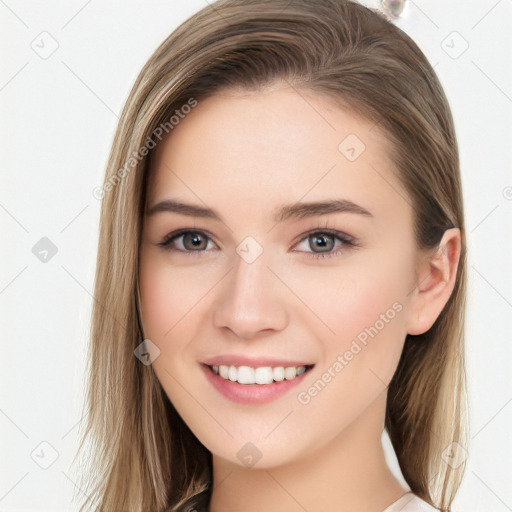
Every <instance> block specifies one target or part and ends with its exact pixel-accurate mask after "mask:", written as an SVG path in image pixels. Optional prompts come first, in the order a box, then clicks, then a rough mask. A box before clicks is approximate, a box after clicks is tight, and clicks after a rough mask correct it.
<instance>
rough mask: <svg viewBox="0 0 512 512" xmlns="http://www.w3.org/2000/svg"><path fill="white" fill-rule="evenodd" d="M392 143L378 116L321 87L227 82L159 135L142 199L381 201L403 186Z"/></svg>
mask: <svg viewBox="0 0 512 512" xmlns="http://www.w3.org/2000/svg"><path fill="white" fill-rule="evenodd" d="M389 149H390V143H389V141H388V140H387V138H386V137H385V136H384V134H383V133H382V132H381V131H380V130H379V129H378V127H376V126H375V123H372V122H371V121H368V120H365V119H364V118H362V117H360V116H357V115H356V114H354V113H351V112H349V111H347V110H345V109H342V108H341V107H340V106H339V105H337V104H336V103H335V102H334V100H331V99H329V98H327V97H325V96H320V95H318V94H315V93H312V92H307V91H302V90H300V91H299V90H297V89H294V88H292V87H289V86H281V87H275V88H272V89H268V90H266V91H262V92H261V91H260V92H249V91H224V92H222V93H219V94H216V95H215V96H212V97H210V98H208V99H206V100H204V101H200V102H199V104H198V106H197V107H196V108H195V109H194V110H192V112H191V113H190V114H188V115H186V116H184V118H183V119H181V120H180V122H179V125H177V126H175V127H174V128H173V130H172V132H171V133H170V135H169V136H168V137H167V138H165V139H163V140H162V142H161V143H159V145H158V147H157V148H156V150H155V155H154V158H153V161H152V170H151V179H150V186H149V188H148V203H152V202H153V203H154V202H157V201H159V200H163V199H166V198H167V197H168V196H169V195H172V197H175V198H176V197H180V198H181V199H193V200H194V201H195V202H196V203H197V202H198V200H200V201H202V202H204V203H206V204H209V205H212V204H215V205H216V206H218V207H219V208H222V207H224V208H225V209H226V210H228V209H229V208H230V206H236V205H237V204H238V205H244V206H245V207H247V208H253V209H254V211H255V212H256V211H257V212H261V214H263V212H265V211H267V212H270V211H273V209H274V207H275V204H277V203H278V204H282V203H290V202H294V201H299V200H301V198H303V199H304V200H310V201H313V200H322V199H328V198H338V197H341V196H347V197H346V198H347V199H350V200H352V201H354V202H357V203H360V204H366V205H370V204H371V205H372V206H373V209H375V208H377V209H378V208H379V207H382V208H385V207H386V204H388V203H389V202H390V201H396V200H397V199H398V198H400V197H401V201H402V202H404V198H405V195H406V194H405V191H404V190H403V189H402V186H401V183H400V182H399V180H398V178H397V175H396V172H395V169H394V165H393V162H392V161H391V159H390V157H389ZM405 202H406V203H407V201H405ZM408 206H409V205H408V204H405V205H403V207H404V208H405V209H407V208H408Z"/></svg>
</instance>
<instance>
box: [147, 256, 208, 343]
mask: <svg viewBox="0 0 512 512" xmlns="http://www.w3.org/2000/svg"><path fill="white" fill-rule="evenodd" d="M148 252H150V251H148ZM208 281H209V280H208V279H207V278H204V279H198V276H197V272H195V273H194V269H193V268H192V269H191V268H188V269H185V268H183V267H176V266H171V265H170V264H169V263H168V262H166V261H165V256H163V257H162V256H161V255H159V254H157V255H153V254H147V253H145V252H144V251H142V253H141V261H140V272H139V283H140V294H141V316H142V323H143V327H144V334H145V335H146V336H147V337H149V338H150V337H151V336H153V337H155V339H157V340H158V339H159V340H164V339H165V340H167V339H169V338H171V337H173V334H174V332H175V330H176V329H178V328H180V327H181V324H182V323H183V320H184V319H185V318H186V317H187V316H188V315H193V314H194V312H195V310H196V309H197V307H198V306H199V305H200V302H201V298H202V297H203V296H204V295H205V294H206V293H207V291H208V288H209V285H208ZM210 286H211V285H210Z"/></svg>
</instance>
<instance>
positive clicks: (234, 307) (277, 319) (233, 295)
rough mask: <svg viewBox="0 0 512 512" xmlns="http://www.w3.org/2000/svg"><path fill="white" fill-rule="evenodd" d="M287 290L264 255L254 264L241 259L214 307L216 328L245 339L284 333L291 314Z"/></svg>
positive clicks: (238, 258)
mask: <svg viewBox="0 0 512 512" xmlns="http://www.w3.org/2000/svg"><path fill="white" fill-rule="evenodd" d="M283 288H284V287H283V285H282V283H280V282H279V280H278V279H277V278H276V276H275V274H274V273H273V272H272V271H271V270H269V268H268V267H267V263H266V259H265V258H264V254H262V255H261V256H260V257H259V258H258V259H257V260H256V261H253V262H252V263H247V262H246V261H244V259H243V258H241V257H238V256H237V257H236V258H235V263H234V267H233V269H232V270H231V272H229V273H228V275H227V276H226V278H225V279H224V280H223V281H222V283H221V288H219V294H218V297H217V299H216V303H215V304H214V311H215V312H214V325H215V327H216V328H218V329H223V330H228V329H229V330H230V331H232V332H233V333H234V334H235V335H236V336H237V337H239V338H244V339H252V338H255V337H257V336H258V335H261V333H264V332H265V333H266V334H269V333H271V332H273V331H280V330H282V329H284V328H285V327H286V325H287V323H288V313H287V311H286V306H285V300H284V296H283V292H284V290H283Z"/></svg>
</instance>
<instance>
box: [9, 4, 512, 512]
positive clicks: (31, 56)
mask: <svg viewBox="0 0 512 512" xmlns="http://www.w3.org/2000/svg"><path fill="white" fill-rule="evenodd" d="M365 3H366V4H368V5H378V2H376V1H374V2H365ZM205 5H206V1H205V0H187V1H183V0H180V1H177V0H173V1H167V2H164V1H157V0H153V1H146V2H144V3H142V2H135V1H133V0H130V1H125V2H119V3H118V2H113V1H103V2H99V1H98V0H96V1H94V0H89V1H82V0H81V1H76V0H75V1H69V2H66V3H64V2H57V1H55V0H53V1H47V2H44V3H43V2H36V1H19V2H15V1H14V0H6V1H2V0H0V23H1V29H0V38H1V44H2V48H3V64H2V67H1V70H0V107H1V117H0V119H1V123H0V129H1V136H0V144H1V149H2V151H1V156H0V158H1V162H0V169H1V187H0V223H1V224H0V225H1V240H2V261H1V267H0V268H1V274H0V311H1V320H2V324H1V325H2V340H1V342H2V356H3V357H2V360H1V366H2V368H1V374H0V375H1V377H0V381H1V387H0V436H1V441H2V442H1V453H0V463H1V467H0V471H1V473H0V512H2V511H3V512H7V511H9V512H11V511H38V512H39V511H51V512H55V511H70V510H77V505H76V504H72V498H73V494H74V493H77V494H78V495H79V494H80V490H78V489H77V488H76V487H75V484H74V482H76V476H75V475H74V473H73V469H72V467H71V462H72V458H73V456H74V455H75V451H76V447H77V440H78V438H77V434H78V426H79V422H80V418H81V414H82V409H81V407H82V397H83V392H84V368H85V353H86V343H87V330H88V320H89V315H90V306H91V302H92V283H93V277H94V265H95V257H96V254H95V252H96V243H97V225H98V218H99V209H100V202H99V201H98V200H96V199H95V198H94V197H93V195H92V191H93V189H94V188H95V187H97V186H99V185H101V184H102V178H103V173H104V169H105V164H106V159H107V153H108V151H109V149H110V145H111V142H112V137H113V134H114V130H115V127H116V123H117V120H118V116H119V114H120V111H121V109H122V106H123V103H124V101H125V99H126V97H127V95H128V93H129V91H130V89H131V86H132V84H133V82H134V80H135V78H136V76H137V74H138V72H139V70H140V68H141V67H142V65H143V64H144V63H145V61H146V60H147V59H148V58H149V57H150V55H151V54H152V52H153V51H154V49H155V48H156V47H157V46H158V45H159V44H160V43H161V42H162V41H163V40H164V39H165V38H166V37H167V36H168V34H169V33H170V32H171V31H172V30H173V29H174V28H175V27H176V26H177V25H178V24H179V23H181V22H182V21H183V20H185V19H186V18H187V17H188V16H190V15H191V14H193V13H194V12H196V11H197V10H199V9H200V8H202V7H204V6H205ZM511 20H512V4H511V2H510V0H500V1H497V0H486V1H481V2H476V1H462V0H457V1H451V2H446V1H442V0H430V1H427V0H417V1H415V2H412V1H410V0H408V2H407V6H406V9H405V11H404V13H403V14H402V17H401V18H400V19H399V20H397V21H396V22H395V23H397V25H398V26H400V27H401V28H403V29H404V30H405V31H406V32H407V33H409V34H410V35H411V37H412V38H413V39H414V40H415V41H416V42H417V43H418V45H419V46H420V48H421V49H422V50H423V51H424V53H425V54H426V55H427V57H428V59H429V61H430V62H431V64H432V65H434V66H435V70H436V72H437V73H438V76H439V77H440V79H441V82H442V84H443V86H444V88H445V91H446V94H447V96H448V99H449V101H450V104H451V107H452V111H453V114H454V117H455V124H456V130H457V136H458V140H459V146H460V155H461V164H462V176H463V186H464V199H465V207H466V222H467V236H468V244H469V278H470V291H469V305H468V326H467V352H468V354H467V361H468V365H467V366H468V376H469V391H470V408H471V438H472V439H471V445H470V450H469V459H468V469H467V473H466V476H465V480H464V483H463V486H462V488H461V491H460V493H459V495H458V497H457V499H456V502H455V507H454V509H455V512H469V511H482V512H505V511H507V510H509V511H510V510H512V487H511V486H510V482H512V463H511V455H512V450H511V447H512V439H511V433H512V429H511V426H512V403H511V401H512V385H511V384H512V376H511V375H512V372H511V370H510V369H511V367H512V356H511V354H512V350H511V349H510V346H511V343H512V336H511V333H512V328H511V327H512V325H511V324H512V321H511V318H512V283H511V274H512V272H511V264H510V262H511V261H512V247H511V238H510V234H511V233H512V229H511V227H512V226H511V224H512V222H511V219H512V215H511V213H512V173H511V170H510V162H511V151H512V150H511V148H512V139H511V124H512V76H511V74H512V73H511V67H510V63H511V62H512V58H511V57H512V56H511V53H512V44H511V43H512V40H511V36H510V34H511V33H512V22H511ZM43 32H44V33H43ZM455 32H456V33H455ZM41 33H43V34H41ZM52 45H53V46H57V45H58V47H57V48H56V50H55V51H54V53H52V54H51V55H46V54H44V52H49V51H50V50H52ZM466 45H468V48H467V49H466V50H465V51H464V52H463V53H461V52H462V50H464V48H465V46H466ZM459 54H460V55H459ZM42 57H46V58H42ZM455 57H456V58H455ZM43 237H47V238H48V239H50V240H51V242H52V243H53V244H54V246H55V248H56V250H57V252H56V254H55V255H54V256H53V257H48V261H47V262H45V263H43V262H42V261H40V260H39V259H38V258H37V257H36V255H34V253H33V252H32V248H33V247H34V246H35V245H36V243H38V241H39V240H40V239H41V238H43ZM42 442H44V443H49V445H51V447H50V446H49V445H48V444H43V445H41V444H40V443H42ZM52 450H55V451H56V453H57V454H58V456H57V455H55V454H54V452H53V451H52ZM52 456H53V457H55V456H57V458H56V460H55V461H54V462H53V463H52V464H51V465H50V466H49V467H48V469H43V468H42V467H41V465H48V464H50V463H51V462H52V461H53V458H52Z"/></svg>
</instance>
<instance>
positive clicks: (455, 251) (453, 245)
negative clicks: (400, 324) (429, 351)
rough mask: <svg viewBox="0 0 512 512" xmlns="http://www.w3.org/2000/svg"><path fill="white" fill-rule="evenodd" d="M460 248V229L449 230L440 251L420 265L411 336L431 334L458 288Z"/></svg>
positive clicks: (440, 245)
mask: <svg viewBox="0 0 512 512" xmlns="http://www.w3.org/2000/svg"><path fill="white" fill-rule="evenodd" d="M461 245H462V241H461V234H460V229H458V228H451V229H447V230H446V231H445V232H444V234H443V237H442V239H441V241H440V243H439V246H438V249H437V250H436V251H435V252H433V253H432V254H429V256H428V257H427V258H426V259H424V260H422V261H421V263H420V264H419V267H418V269H417V276H418V277H417V284H416V288H415V290H414V291H413V292H412V294H411V300H410V313H409V314H410V316H409V323H408V326H407V333H408V334H413V335H417V334H423V333H424V332H426V331H428V330H429V329H430V328H431V327H432V325H433V324H434V322H435V321H436V319H437V318H438V316H439V315H440V314H441V311H442V310H443V308H444V306H445V305H446V303H447V302H448V300H449V298H450V296H451V294H452V291H453V288H454V286H455V280H456V277H457V269H458V265H459V260H460V254H461Z"/></svg>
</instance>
